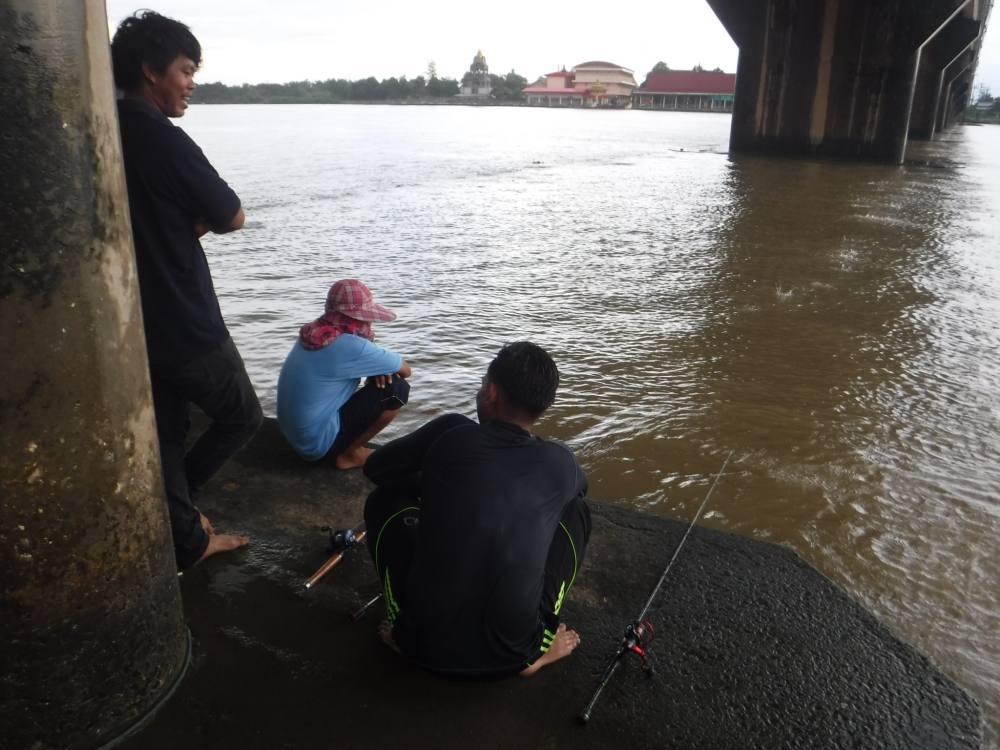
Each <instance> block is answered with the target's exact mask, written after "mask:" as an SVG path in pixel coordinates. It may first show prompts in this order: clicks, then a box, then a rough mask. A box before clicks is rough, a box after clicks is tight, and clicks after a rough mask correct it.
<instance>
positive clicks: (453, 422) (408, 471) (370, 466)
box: [364, 414, 475, 484]
mask: <svg viewBox="0 0 1000 750" xmlns="http://www.w3.org/2000/svg"><path fill="white" fill-rule="evenodd" d="M466 424H475V423H474V422H473V421H472V420H471V419H469V418H468V417H465V416H462V415H461V414H445V415H444V416H441V417H437V418H436V419H432V420H431V421H430V422H428V423H427V424H425V425H424V426H423V427H421V428H419V429H418V430H416V431H414V432H411V433H410V434H409V435H404V436H403V437H401V438H397V439H396V440H393V441H392V442H390V443H386V444H385V445H383V446H381V447H380V448H376V449H375V452H374V453H372V454H371V455H370V456H369V457H368V460H367V461H365V466H364V472H365V476H366V477H368V478H369V479H370V480H371V481H373V482H374V483H375V484H384V483H386V482H392V481H394V480H400V479H404V478H406V477H412V476H414V475H416V474H417V473H418V472H419V471H420V470H421V468H422V466H423V463H424V456H425V455H427V451H428V450H429V449H430V447H431V446H432V445H433V444H434V443H435V441H437V439H438V438H439V437H441V436H442V435H444V433H446V432H448V431H449V430H452V429H454V428H456V427H460V426H462V425H466Z"/></svg>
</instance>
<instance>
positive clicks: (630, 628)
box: [579, 451, 733, 724]
mask: <svg viewBox="0 0 1000 750" xmlns="http://www.w3.org/2000/svg"><path fill="white" fill-rule="evenodd" d="M732 457H733V452H732V451H729V455H728V456H726V460H725V461H723V462H722V468H721V469H719V473H718V474H716V475H715V479H714V480H713V481H712V486H711V487H709V488H708V493H707V494H706V495H705V499H704V500H702V501H701V505H699V506H698V510H697V511H696V512H695V514H694V517H693V518H692V519H691V523H690V524H688V527H687V529H686V530H685V532H684V536H682V537H681V540H680V542H678V544H677V547H676V548H675V549H674V554H673V555H672V556H671V557H670V562H668V563H667V567H666V568H665V569H664V570H663V575H661V576H660V580H659V581H658V582H657V583H656V586H655V587H654V588H653V593H652V594H650V595H649V599H648V600H647V601H646V606H645V607H643V608H642V612H640V613H639V616H638V617H637V618H635V620H633V621H632V622H630V623H629V624H628V625H626V626H625V635H624V636H623V637H622V644H621V646H619V647H618V651H617V652H616V653H615V655H614V656H613V657H612V659H611V661H609V662H608V665H607V666H606V667H605V668H604V673H603V674H602V675H601V681H600V683H599V684H598V685H597V690H595V691H594V694H593V696H592V697H591V698H590V703H588V704H587V707H586V708H585V709H583V712H582V713H581V714H580V716H579V720H580V723H581V724H586V723H587V722H588V721H590V713H591V711H593V710H594V706H595V705H596V703H597V699H598V698H599V697H600V696H601V692H602V691H603V690H604V686H605V685H607V684H608V681H609V680H610V679H611V675H613V674H614V673H615V670H616V669H618V665H619V664H621V662H622V658H623V657H624V656H625V654H629V653H632V654H635V655H636V656H638V657H639V663H640V665H641V667H642V671H643V672H645V673H646V675H647V676H648V677H652V676H653V675H654V674H655V673H656V670H655V668H654V667H653V662H652V660H651V659H650V656H649V654H648V652H647V650H646V649H647V646H648V644H649V642H650V641H652V640H653V636H654V631H653V623H651V622H650V621H649V620H647V619H646V613H647V612H649V608H650V607H651V606H652V604H653V600H654V599H656V595H657V594H659V593H660V589H661V588H662V587H663V582H664V581H665V580H666V579H667V574H668V573H669V572H670V569H671V568H672V567H673V565H674V561H676V560H677V555H678V554H680V551H681V547H683V546H684V542H686V541H687V538H688V535H689V534H690V533H691V530H692V529H693V528H694V526H695V524H696V523H697V522H698V518H699V517H701V514H702V511H704V510H705V506H706V505H708V500H709V498H710V497H712V492H713V491H714V490H715V485H717V484H718V483H719V477H721V476H722V475H723V474H724V473H725V471H726V466H727V465H728V464H729V459H731V458H732Z"/></svg>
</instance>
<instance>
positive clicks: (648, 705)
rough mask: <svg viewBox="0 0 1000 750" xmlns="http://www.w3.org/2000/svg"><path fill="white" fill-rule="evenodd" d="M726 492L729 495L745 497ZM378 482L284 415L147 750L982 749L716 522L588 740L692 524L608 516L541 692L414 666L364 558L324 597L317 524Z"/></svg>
mask: <svg viewBox="0 0 1000 750" xmlns="http://www.w3.org/2000/svg"><path fill="white" fill-rule="evenodd" d="M724 481H725V480H723V483H722V484H720V486H719V488H718V489H717V490H716V491H717V492H725V485H724ZM368 489H369V485H368V483H367V481H366V480H365V479H364V477H363V476H362V475H361V474H360V472H357V471H354V472H339V471H337V470H336V469H335V468H334V467H333V466H332V464H322V463H320V464H312V465H308V464H305V463H303V462H301V461H300V460H299V459H297V458H296V457H295V456H294V455H293V454H292V453H291V451H290V450H289V449H288V448H287V447H286V446H285V445H284V443H283V441H282V439H281V437H280V435H279V434H278V430H277V425H276V424H275V422H274V421H273V420H267V422H266V423H265V425H264V428H263V429H262V430H261V432H260V434H259V435H258V436H257V438H256V439H255V440H254V442H253V443H252V444H251V445H250V446H249V447H248V448H247V449H246V450H245V451H244V452H243V453H241V454H240V455H239V456H238V457H237V458H236V459H235V460H233V461H231V462H230V463H229V464H228V465H227V466H226V467H224V469H223V470H222V472H221V473H220V475H219V476H218V477H217V478H216V479H215V480H214V481H213V483H212V485H211V486H210V491H209V493H208V494H206V496H205V497H204V498H203V499H202V501H201V507H202V509H203V510H204V511H205V512H206V514H208V515H209V516H210V517H211V519H212V521H213V523H214V524H215V526H216V528H217V529H219V530H223V531H236V530H239V531H245V532H247V533H249V534H250V535H251V536H252V538H253V541H252V545H251V546H250V547H249V548H247V549H246V550H245V551H241V552H238V553H235V554H232V555H225V556H221V557H219V558H215V559H212V560H209V561H208V562H207V563H205V564H203V565H200V566H198V567H196V568H195V569H193V570H192V571H189V572H188V573H186V574H185V575H184V577H183V580H182V588H183V592H184V601H185V608H186V611H187V616H188V619H189V624H190V627H191V632H192V635H193V637H194V659H193V662H192V665H191V668H190V671H189V673H188V676H187V678H186V680H185V683H184V684H183V685H182V686H181V688H180V689H179V690H178V692H177V694H176V695H175V696H174V698H173V699H172V701H171V702H170V703H169V704H168V705H167V706H166V707H165V708H164V709H163V710H162V711H161V713H160V714H159V715H158V716H157V717H156V718H155V719H154V721H153V722H152V723H151V724H150V725H149V726H148V727H147V728H145V729H144V730H143V731H142V732H141V733H140V734H138V735H136V736H135V737H133V738H131V739H130V740H129V741H128V742H127V743H126V744H125V745H124V746H125V747H129V748H143V749H144V750H152V749H155V748H164V749H166V748H170V749H171V750H173V749H174V748H178V747H190V748H209V747H210V748H230V747H232V748H236V747H238V748H243V749H246V748H312V747H331V748H355V747H357V748H371V747H387V748H395V747H411V748H462V749H463V750H466V749H467V748H469V747H470V746H472V747H477V746H478V748H519V749H526V748H562V747H567V748H568V747H572V748H618V747H622V748H625V747H647V748H662V747H677V748H778V747H781V748H834V747H837V748H839V747H865V748H871V747H878V748H976V747H980V745H981V743H982V735H981V717H980V713H979V708H978V706H977V704H976V703H975V701H974V700H973V699H972V698H971V697H969V695H967V694H966V693H965V692H964V691H963V690H961V689H960V688H959V687H957V686H956V685H955V684H954V683H953V682H952V681H951V680H949V679H948V678H946V677H945V676H943V675H942V674H941V673H940V672H939V671H938V670H937V669H936V668H935V667H934V666H933V665H932V664H931V663H930V662H929V661H928V660H927V659H926V658H924V657H923V656H922V655H920V654H919V653H918V652H917V651H915V650H914V649H913V648H911V647H910V646H908V645H907V644H905V643H903V642H901V641H900V640H899V639H897V638H896V637H895V636H893V635H892V633H890V632H889V631H888V629H887V628H885V627H884V626H883V625H881V624H880V623H879V622H878V621H877V620H876V619H875V618H874V617H873V616H871V615H870V614H869V613H868V612H867V611H865V610H864V609H863V608H862V607H861V606H859V605H858V604H857V603H856V602H854V601H853V600H852V599H850V598H849V597H848V596H847V595H845V594H844V593H842V592H841V591H839V590H838V589H837V588H835V587H834V586H833V585H832V584H831V583H830V582H829V581H828V580H827V579H826V578H824V577H823V576H821V575H820V574H819V573H817V572H816V571H815V570H813V569H812V568H811V567H809V566H808V565H807V564H806V563H804V562H803V561H802V560H801V559H800V558H799V557H798V556H796V555H795V554H794V553H792V552H790V551H788V550H786V549H783V548H781V547H777V546H774V545H771V544H767V543H763V542H758V541H754V540H750V539H745V538H741V537H737V536H733V535H729V534H723V533H719V532H714V531H709V530H706V529H702V528H698V529H695V530H694V532H692V534H691V537H690V538H689V540H688V543H687V546H686V547H685V549H684V551H683V553H682V554H681V556H680V557H679V558H678V561H677V564H676V565H675V566H674V569H673V570H672V571H671V574H670V577H669V578H668V579H667V582H666V584H665V585H664V589H663V592H662V594H661V596H660V598H659V600H658V602H657V603H655V604H654V606H653V608H652V610H651V612H650V618H651V619H652V620H653V623H654V625H655V627H656V640H655V641H654V642H653V644H652V648H651V652H652V654H653V656H654V658H655V660H656V664H657V670H658V674H657V676H656V677H655V678H653V679H649V678H647V677H646V676H645V675H644V674H643V673H642V672H641V671H640V670H639V666H638V663H637V661H628V662H626V663H625V664H624V665H623V668H621V669H619V670H618V672H617V673H616V674H615V676H614V677H613V679H612V682H611V683H610V684H609V685H608V687H607V689H606V690H605V693H604V695H603V696H602V698H601V702H600V703H599V704H598V705H597V708H596V709H595V710H594V714H593V718H592V719H591V722H590V724H589V725H588V726H586V727H581V726H578V725H577V724H576V722H575V717H576V716H577V715H578V714H579V712H580V710H581V709H582V708H583V706H584V705H585V704H586V702H587V700H588V699H589V697H590V695H591V693H592V691H593V689H594V688H595V687H596V683H597V680H598V677H599V675H600V673H601V671H602V669H603V668H604V665H605V664H606V662H607V660H608V659H609V658H610V657H611V656H612V655H613V654H614V652H615V650H616V649H617V647H618V644H619V643H620V639H621V634H622V631H623V628H624V626H625V625H626V624H627V623H628V622H629V621H630V619H631V618H633V617H635V616H636V615H637V614H638V611H639V610H640V609H641V608H642V606H643V604H645V602H646V599H647V598H648V596H649V592H650V591H651V589H652V587H653V586H654V585H655V584H656V581H657V580H658V579H659V576H660V574H661V572H662V569H663V566H664V565H665V564H666V562H667V560H669V558H670V555H671V554H672V552H673V549H674V547H675V545H676V544H677V543H678V541H679V540H680V537H681V535H682V534H683V532H684V528H685V524H683V523H678V522H674V521H670V520H667V519H663V518H658V517H654V516H650V515H645V514H642V513H638V512H635V511H630V510H626V509H622V508H618V507H614V506H610V505H605V504H603V503H599V502H595V503H594V504H593V506H592V507H593V511H594V534H593V538H592V541H591V548H590V551H589V553H588V556H587V559H586V562H585V564H584V567H583V569H582V571H581V573H580V576H579V577H578V579H577V583H576V586H575V587H574V589H573V591H572V592H571V594H570V598H569V601H568V603H567V605H566V607H565V610H564V611H565V621H566V622H567V623H569V624H570V625H571V626H572V627H575V628H576V629H577V630H578V631H579V632H580V634H581V636H582V638H583V644H582V646H581V647H580V649H578V651H577V652H576V653H575V654H573V656H571V657H570V658H569V659H567V660H565V661H564V662H562V663H559V664H556V665H554V666H553V667H550V668H547V669H545V670H543V671H542V672H540V673H539V675H538V676H536V677H534V678H532V679H528V680H525V679H511V680H507V681H504V682H497V683H465V682H456V681H449V680H445V679H441V678H438V677H434V676H431V675H429V674H426V673H424V672H422V671H420V670H418V669H416V668H413V667H411V666H409V665H408V664H406V663H405V662H404V661H403V660H402V659H401V658H400V657H398V656H397V655H395V654H394V653H392V652H390V651H389V650H388V649H387V648H386V647H385V646H383V645H382V644H381V643H380V642H379V641H378V639H377V637H376V635H375V626H376V624H377V622H378V620H379V619H380V616H381V608H380V607H379V606H376V607H373V608H372V610H371V611H370V612H369V614H368V616H367V617H366V618H365V619H363V620H362V621H361V622H359V623H351V622H350V621H349V617H348V615H349V613H350V612H352V611H353V610H354V609H356V608H357V607H358V606H359V605H360V604H362V603H363V602H365V601H367V600H368V599H369V598H370V597H371V596H372V595H374V594H375V593H376V592H377V591H378V583H377V580H376V578H375V575H374V571H373V568H372V565H371V561H370V560H369V558H368V556H367V552H366V550H364V549H361V548H356V549H354V550H352V551H351V553H349V554H348V556H347V558H346V559H345V560H344V562H343V563H341V565H340V566H338V567H337V568H335V569H334V570H333V571H332V572H331V573H330V574H329V575H328V576H327V577H326V578H324V579H323V580H322V581H321V582H320V583H318V584H317V586H316V587H315V588H313V589H311V590H307V589H305V588H304V586H303V583H304V581H305V579H306V578H307V577H308V576H309V575H310V574H311V573H312V572H313V571H314V570H315V569H316V568H317V567H319V565H320V564H321V563H322V562H323V560H324V559H325V557H326V555H325V552H324V548H325V543H326V535H325V534H324V533H322V532H320V531H319V528H318V527H319V526H321V525H323V524H331V525H333V526H349V525H353V524H354V523H355V522H356V521H357V520H358V519H360V517H361V507H362V504H363V502H364V498H365V495H366V494H367V492H368Z"/></svg>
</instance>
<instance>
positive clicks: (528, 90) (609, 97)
mask: <svg viewBox="0 0 1000 750" xmlns="http://www.w3.org/2000/svg"><path fill="white" fill-rule="evenodd" d="M634 88H635V78H634V77H633V75H632V71H631V70H629V69H628V68H623V67H622V66H620V65H615V64H614V63H608V62H601V61H599V60H594V61H591V62H585V63H581V64H580V65H577V66H575V67H574V68H573V70H571V71H567V70H566V69H565V68H563V69H562V70H557V71H556V72H555V73H546V74H545V76H543V78H542V79H539V80H538V81H537V82H535V83H533V84H532V85H531V86H526V87H525V88H523V89H522V90H521V93H523V94H524V99H525V102H526V103H527V104H529V105H531V106H542V107H629V106H631V101H632V90H633V89H634Z"/></svg>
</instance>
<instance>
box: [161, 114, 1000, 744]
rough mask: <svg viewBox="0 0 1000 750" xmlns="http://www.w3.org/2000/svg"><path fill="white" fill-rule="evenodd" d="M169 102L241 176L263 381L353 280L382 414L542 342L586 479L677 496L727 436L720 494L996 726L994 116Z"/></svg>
mask: <svg viewBox="0 0 1000 750" xmlns="http://www.w3.org/2000/svg"><path fill="white" fill-rule="evenodd" d="M180 124H181V125H182V126H183V127H184V128H185V129H186V130H187V131H188V132H189V133H191V134H192V136H193V137H194V138H195V139H196V140H197V141H198V142H199V144H201V146H202V147H203V148H204V150H205V151H206V153H207V155H208V156H209V158H210V159H211V160H212V161H213V163H214V164H215V165H216V166H217V167H218V169H219V171H220V173H221V174H222V175H223V176H224V177H225V178H226V179H227V180H228V181H229V182H230V183H231V184H232V185H233V186H234V187H235V189H236V190H237V192H239V194H240V195H241V196H242V198H243V200H244V205H245V207H246V211H247V217H248V221H247V225H246V228H245V229H244V231H242V232H237V233H235V234H233V235H228V236H223V237H210V238H208V239H207V240H206V243H205V245H206V251H207V253H208V256H209V259H210V263H211V265H212V269H213V273H214V275H215V280H216V285H217V288H218V292H219V296H220V299H221V302H222V307H223V312H224V314H225V317H226V320H227V322H228V324H229V326H230V329H231V331H232V333H233V336H234V338H235V339H236V342H237V344H238V345H239V348H240V350H241V352H242V353H243V356H244V358H245V359H246V362H247V366H248V369H249V371H250V374H251V377H252V378H253V380H254V382H255V384H256V386H257V388H258V390H259V393H260V394H261V398H262V401H263V403H264V406H265V410H267V411H269V412H270V413H273V411H274V402H275V384H276V380H277V375H278V371H279V369H280V367H281V363H282V361H283V359H284V356H285V354H286V352H287V350H288V349H289V347H290V346H291V344H292V342H293V340H294V337H295V333H296V331H297V329H298V327H299V326H300V325H301V324H302V323H304V322H306V321H307V320H309V319H311V318H313V317H315V316H316V315H318V314H320V312H321V310H322V303H323V299H324V295H325V291H326V288H327V286H328V285H329V284H330V283H331V282H332V281H334V280H336V279H338V278H345V277H359V278H362V279H364V280H365V281H366V282H367V283H368V284H369V285H370V286H371V287H372V289H373V290H374V291H375V294H376V299H378V300H379V301H381V302H382V303H384V304H386V305H387V306H389V307H391V308H392V309H394V310H395V311H396V312H397V313H398V314H399V319H398V321H397V322H395V323H393V324H389V325H383V326H381V327H380V328H379V329H378V340H379V341H380V342H381V343H382V344H383V345H386V346H389V347H391V348H393V349H395V350H397V351H399V352H400V353H402V354H403V355H404V356H405V357H406V358H407V359H408V360H409V361H410V362H411V363H412V364H413V370H414V373H413V379H412V385H413V393H412V401H411V404H410V406H409V407H408V408H407V409H406V410H404V413H403V415H402V416H401V418H400V419H399V420H397V423H396V424H395V425H393V428H392V430H391V431H390V432H389V433H387V437H391V436H393V435H398V434H400V433H401V432H402V431H405V430H407V429H409V428H412V427H414V426H416V425H418V424H420V423H421V422H423V421H424V420H426V419H428V418H429V417H432V416H434V415H436V414H439V413H441V412H443V411H462V412H466V413H470V412H471V410H472V409H473V395H474V392H475V390H476V388H477V387H478V384H479V378H480V376H481V374H482V372H483V370H484V367H485V365H486V363H487V362H488V361H489V359H490V358H491V356H492V354H493V353H494V352H495V350H496V349H497V348H498V347H499V346H500V345H501V344H502V343H503V342H506V341H511V340H515V339H522V338H527V339H532V340H534V341H537V342H539V343H541V344H543V345H544V346H546V347H547V348H548V349H549V350H550V351H551V352H552V353H553V355H554V356H555V358H556V361H557V363H558V364H559V366H560V370H561V372H562V376H563V379H562V385H561V389H560V394H559V397H558V400H557V402H556V404H555V406H554V407H553V409H552V410H551V412H550V414H549V415H548V416H547V417H546V419H545V421H544V423H543V424H542V426H541V428H540V432H542V433H543V434H547V435H549V436H554V437H558V438H560V439H562V440H564V441H566V442H567V443H569V444H570V445H571V446H572V447H573V448H574V449H575V450H576V452H577V453H578V455H579V457H580V459H581V461H582V463H583V465H584V467H585V468H586V470H587V473H588V475H589V477H590V483H591V494H592V495H593V496H594V497H596V498H600V499H604V500H609V501H612V502H616V503H620V504H623V505H629V506H632V507H636V508H640V509H643V510H646V511H650V512H653V513H658V514H663V515H667V516H672V517H676V518H680V519H686V518H688V517H690V515H691V513H692V512H693V511H694V509H695V508H696V507H697V505H698V503H699V502H700V500H701V498H702V497H703V496H704V494H705V492H706V490H707V488H708V486H709V484H710V482H711V479H712V476H713V474H714V473H715V472H716V471H717V470H718V469H719V466H720V464H721V463H722V460H723V458H724V456H725V455H726V454H727V453H728V452H729V451H730V450H732V451H734V459H733V463H732V465H731V468H730V471H729V472H728V475H727V476H726V477H725V478H724V479H723V481H721V482H720V484H719V487H718V488H717V490H716V493H715V495H714V497H713V503H712V508H711V511H710V512H709V513H708V515H707V516H706V518H705V521H704V523H705V524H706V525H708V526H711V527H714V528H717V529H722V530H725V531H730V532H735V533H738V534H744V535H749V536H754V537H757V538H760V539H766V540H769V541H772V542H778V543H781V544H786V545H789V546H791V547H793V548H794V549H795V550H797V551H798V552H799V554H801V555H802V556H803V557H804V558H805V559H807V560H808V561H810V562H811V563H812V564H813V565H815V566H816V567H817V568H819V570H821V571H822V572H823V573H825V574H826V575H827V576H829V577H830V578H831V579H832V580H833V581H835V582H836V583H837V584H839V585H840V586H842V587H843V588H845V589H846V590H848V591H849V592H850V593H851V594H852V595H853V596H854V597H856V598H857V599H858V600H860V601H861V602H863V603H864V604H865V605H866V606H867V607H868V608H870V609H871V610H872V611H874V612H875V613H876V614H877V615H878V616H879V617H880V618H881V619H882V620H883V621H884V622H886V623H887V624H889V625H890V627H892V628H893V629H894V630H896V631H897V632H898V633H900V634H901V635H902V636H903V637H905V638H906V639H908V640H910V641H911V642H913V643H914V644H915V645H917V646H918V647H919V648H920V649H921V650H923V651H924V652H925V653H927V654H929V655H930V656H931V657H932V658H933V659H934V660H935V662H936V663H937V664H938V665H940V666H941V667H942V668H943V669H944V670H945V671H946V672H948V673H949V674H950V675H952V676H953V677H954V678H955V679H957V680H958V681H959V682H960V683H961V684H963V685H964V686H966V687H967V688H968V689H969V690H970V691H971V692H972V693H973V694H975V695H976V696H977V698H978V699H979V700H980V702H981V703H982V704H983V706H984V710H985V712H986V714H987V720H988V722H989V724H990V725H991V727H990V731H991V735H992V737H994V738H995V736H996V728H997V727H998V726H1000V698H998V696H1000V638H998V636H997V634H998V633H1000V587H998V581H1000V575H998V573H1000V559H998V554H997V541H996V540H997V533H998V527H1000V501H998V498H1000V461H998V456H1000V450H998V448H1000V429H998V428H1000V256H998V254H997V252H996V248H997V247H998V246H1000V127H995V126H992V127H991V126H987V127H966V128H962V129H959V130H957V131H954V132H953V133H952V134H950V135H949V136H948V142H947V143H937V144H931V145H924V146H919V145H916V146H914V147H913V148H911V154H910V156H911V158H914V159H916V158H919V163H916V162H915V161H914V162H911V163H910V164H908V165H907V166H903V167H893V166H883V165H872V164H857V163H851V162H815V161H807V160H786V159H764V158H755V157H744V156H730V155H729V154H728V153H727V142H728V132H729V118H728V116H725V115H709V114H687V113H659V112H656V113H654V112H605V111H581V110H543V109H524V108H474V107H385V106H215V107H210V106H199V107H193V108H192V109H191V110H190V112H189V113H188V115H187V116H186V117H185V118H184V120H183V121H181V123H180ZM664 596H665V597H667V598H669V596H670V592H669V586H667V590H666V591H665V593H664ZM636 604H637V606H638V605H640V604H641V602H637V603H636ZM629 616H630V613H628V612H623V613H622V617H623V618H627V617H629ZM992 741H995V740H992Z"/></svg>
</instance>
